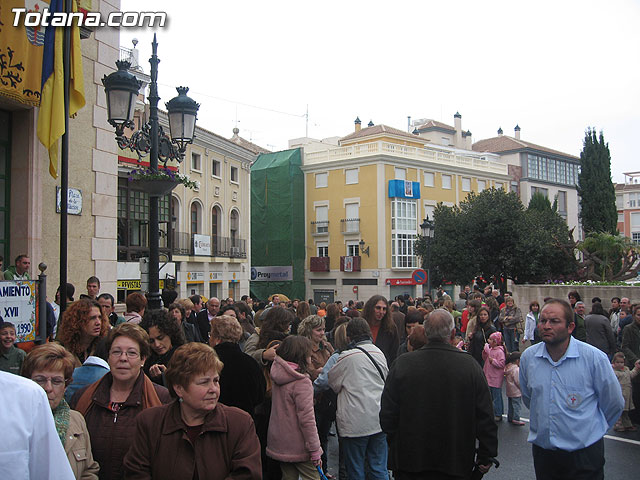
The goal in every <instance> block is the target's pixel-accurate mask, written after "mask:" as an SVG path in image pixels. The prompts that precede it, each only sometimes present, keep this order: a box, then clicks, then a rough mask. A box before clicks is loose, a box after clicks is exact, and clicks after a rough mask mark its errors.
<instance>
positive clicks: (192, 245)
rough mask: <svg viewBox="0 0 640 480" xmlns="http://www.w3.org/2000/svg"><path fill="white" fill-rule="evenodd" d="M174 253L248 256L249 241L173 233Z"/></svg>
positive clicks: (231, 256)
mask: <svg viewBox="0 0 640 480" xmlns="http://www.w3.org/2000/svg"><path fill="white" fill-rule="evenodd" d="M171 251H172V253H173V254H174V255H190V256H205V257H229V258H247V241H246V240H242V239H239V238H231V237H219V236H211V235H197V237H196V236H195V235H193V234H191V233H186V232H174V233H173V248H172V250H171Z"/></svg>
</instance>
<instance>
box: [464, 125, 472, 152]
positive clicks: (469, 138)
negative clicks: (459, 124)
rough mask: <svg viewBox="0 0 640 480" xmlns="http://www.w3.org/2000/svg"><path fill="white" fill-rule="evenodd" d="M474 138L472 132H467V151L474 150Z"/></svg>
mask: <svg viewBox="0 0 640 480" xmlns="http://www.w3.org/2000/svg"><path fill="white" fill-rule="evenodd" d="M472 138H473V137H472V136H471V130H467V134H466V138H465V148H466V149H467V150H473V148H472V146H473V140H472Z"/></svg>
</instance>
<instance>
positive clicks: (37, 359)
mask: <svg viewBox="0 0 640 480" xmlns="http://www.w3.org/2000/svg"><path fill="white" fill-rule="evenodd" d="M74 364H75V358H74V357H73V355H72V354H71V353H69V352H68V351H67V350H65V348H64V347H63V346H62V345H58V344H57V343H47V344H45V345H41V346H38V347H35V348H34V349H33V350H31V353H29V355H28V356H27V358H26V360H25V362H24V365H23V367H22V375H23V376H24V377H27V378H30V379H31V380H33V381H34V382H36V383H37V384H38V385H40V386H41V387H42V388H43V389H44V391H45V392H46V394H47V398H48V399H49V405H50V406H51V412H52V413H53V419H54V421H55V425H56V430H57V431H58V436H59V437H60V441H61V442H62V446H63V447H64V451H65V453H66V454H67V458H68V459H69V463H70V464H71V469H72V470H73V473H74V475H75V476H76V478H77V479H83V480H93V479H96V480H97V478H98V471H99V470H100V467H99V465H98V462H96V461H95V460H94V458H93V455H92V454H91V441H90V439H89V432H88V431H87V425H86V424H85V421H84V418H83V417H82V415H81V414H80V413H78V412H76V411H75V410H71V408H69V404H67V402H66V401H65V400H64V391H65V388H66V387H67V385H68V384H69V382H71V375H72V374H73V366H74Z"/></svg>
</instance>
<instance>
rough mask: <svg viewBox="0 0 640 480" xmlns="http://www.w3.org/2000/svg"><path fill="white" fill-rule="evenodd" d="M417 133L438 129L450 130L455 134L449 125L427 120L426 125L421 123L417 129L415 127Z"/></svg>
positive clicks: (454, 129) (454, 130)
mask: <svg viewBox="0 0 640 480" xmlns="http://www.w3.org/2000/svg"><path fill="white" fill-rule="evenodd" d="M416 128H417V129H418V131H419V132H423V131H426V130H432V129H440V130H450V131H451V132H452V133H455V132H456V128H455V127H452V126H451V125H447V124H446V123H442V122H438V121H437V120H427V122H426V123H423V124H422V125H420V126H419V127H416Z"/></svg>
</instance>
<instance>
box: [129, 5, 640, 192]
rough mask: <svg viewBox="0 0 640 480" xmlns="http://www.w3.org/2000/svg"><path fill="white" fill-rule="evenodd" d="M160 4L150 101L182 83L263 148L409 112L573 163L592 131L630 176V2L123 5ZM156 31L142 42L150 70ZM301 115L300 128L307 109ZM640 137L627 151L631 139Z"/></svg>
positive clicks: (639, 105) (637, 19)
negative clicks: (556, 153) (154, 90)
mask: <svg viewBox="0 0 640 480" xmlns="http://www.w3.org/2000/svg"><path fill="white" fill-rule="evenodd" d="M122 10H123V11H166V12H167V15H168V19H169V21H168V25H167V26H165V27H164V28H158V29H156V30H155V31H156V33H157V34H158V43H159V47H158V56H159V57H160V60H161V62H160V66H159V76H158V80H159V83H160V96H161V97H162V99H161V106H162V107H163V108H164V102H166V101H168V100H169V99H170V98H172V97H173V96H175V95H176V92H175V90H174V87H176V86H179V85H185V86H188V87H190V92H189V95H190V96H191V97H192V98H194V99H195V100H196V101H198V102H199V103H200V104H201V106H200V111H199V114H198V125H200V126H201V127H204V128H206V129H208V130H211V131H213V132H215V133H217V134H219V135H222V136H225V137H230V136H231V135H232V129H233V128H234V127H235V126H236V125H237V126H238V128H239V129H240V135H241V136H243V137H244V138H247V139H249V140H251V141H253V142H255V143H257V144H259V145H261V146H263V147H265V148H269V149H270V150H280V149H285V148H287V142H288V140H289V139H291V138H297V137H302V136H305V134H306V129H307V128H308V135H309V136H310V137H314V138H325V137H331V136H344V135H347V134H349V133H351V132H352V131H353V121H354V119H355V118H356V116H359V117H360V119H361V120H362V122H363V126H364V125H365V124H366V123H368V122H369V120H372V121H373V122H374V123H376V124H380V123H384V124H386V125H390V126H392V127H396V128H400V129H404V130H406V128H407V117H408V116H411V117H412V118H413V119H418V118H433V119H436V120H440V121H443V122H445V123H448V124H450V125H453V115H454V114H455V113H456V111H459V112H460V114H461V115H462V127H463V129H465V130H467V129H468V130H471V132H472V133H473V140H474V142H475V141H478V140H480V139H483V138H488V137H493V136H495V135H496V131H497V129H498V127H502V129H503V130H504V132H505V134H507V135H513V127H514V126H515V125H516V124H519V125H520V127H521V128H522V131H521V138H522V139H523V140H527V141H530V142H533V143H537V144H539V145H543V146H546V147H549V148H553V149H556V150H560V151H563V152H566V153H569V154H572V155H576V156H579V154H580V151H581V149H582V141H583V139H584V132H585V129H586V128H587V127H589V126H592V127H595V128H596V129H597V130H603V131H604V136H605V140H606V141H607V142H608V143H609V148H610V150H611V157H612V165H611V170H612V177H613V180H614V181H618V182H620V181H622V180H623V178H624V177H623V175H622V173H623V172H631V171H640V162H639V161H638V155H637V150H638V148H637V145H636V144H635V143H634V140H633V138H634V137H635V138H638V137H640V96H639V86H640V64H639V59H640V54H639V53H640V52H639V50H640V28H639V27H638V25H640V2H639V1H638V0H609V1H607V2H603V1H598V2H596V1H592V0H583V1H573V0H562V1H558V0H555V1H548V0H539V1H537V2H526V3H525V2H518V1H513V0H511V1H494V0H484V1H477V0H476V1H453V0H451V1H447V2H442V1H430V0H429V1H427V0H421V1H415V0H412V1H405V0H395V1H377V0H369V1H360V0H342V1H334V0H324V1H322V2H309V1H301V0H297V1H280V0H269V1H264V0H234V1H232V2H227V1H220V2H211V1H199V0H198V1H195V0H189V1H182V2H176V1H175V0H171V1H166V0H155V1H148V0H135V1H134V0H123V1H122ZM152 36H153V30H152V29H149V28H147V29H131V28H123V29H121V37H120V42H121V46H125V47H131V46H132V45H131V39H132V38H134V37H135V38H137V39H138V40H139V42H140V43H139V44H138V49H139V50H140V60H141V62H140V63H141V64H142V66H143V68H144V69H145V71H146V72H148V71H149V63H148V61H147V60H148V58H149V55H150V52H151V46H150V44H151V40H152ZM307 106H308V112H309V117H308V124H307V120H306V116H305V113H306V112H307ZM636 143H637V142H636Z"/></svg>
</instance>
